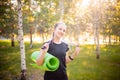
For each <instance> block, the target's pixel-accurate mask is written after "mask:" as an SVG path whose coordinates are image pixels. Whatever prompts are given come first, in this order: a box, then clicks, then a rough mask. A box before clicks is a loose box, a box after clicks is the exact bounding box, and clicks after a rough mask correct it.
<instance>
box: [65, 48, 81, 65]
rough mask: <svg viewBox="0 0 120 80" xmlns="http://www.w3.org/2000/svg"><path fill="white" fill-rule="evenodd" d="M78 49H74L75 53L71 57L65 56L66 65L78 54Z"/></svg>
mask: <svg viewBox="0 0 120 80" xmlns="http://www.w3.org/2000/svg"><path fill="white" fill-rule="evenodd" d="M79 51H80V48H79V47H76V49H75V51H74V52H73V53H72V54H71V55H69V56H68V55H67V56H66V63H69V62H70V61H72V60H74V58H75V57H76V56H77V55H78V54H79Z"/></svg>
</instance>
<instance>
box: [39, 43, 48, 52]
mask: <svg viewBox="0 0 120 80" xmlns="http://www.w3.org/2000/svg"><path fill="white" fill-rule="evenodd" d="M48 49H49V43H45V44H44V45H43V46H42V47H41V51H42V52H44V53H46V52H47V51H48Z"/></svg>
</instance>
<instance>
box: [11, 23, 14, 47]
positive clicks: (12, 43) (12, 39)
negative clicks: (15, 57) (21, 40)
mask: <svg viewBox="0 0 120 80" xmlns="http://www.w3.org/2000/svg"><path fill="white" fill-rule="evenodd" d="M12 26H13V25H12ZM11 46H12V47H14V46H15V41H14V27H12V34H11Z"/></svg>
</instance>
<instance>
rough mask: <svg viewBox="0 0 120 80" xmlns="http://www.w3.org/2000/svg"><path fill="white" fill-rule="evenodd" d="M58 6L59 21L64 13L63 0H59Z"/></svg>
mask: <svg viewBox="0 0 120 80" xmlns="http://www.w3.org/2000/svg"><path fill="white" fill-rule="evenodd" d="M59 8H60V21H62V20H63V15H64V3H63V0H59Z"/></svg>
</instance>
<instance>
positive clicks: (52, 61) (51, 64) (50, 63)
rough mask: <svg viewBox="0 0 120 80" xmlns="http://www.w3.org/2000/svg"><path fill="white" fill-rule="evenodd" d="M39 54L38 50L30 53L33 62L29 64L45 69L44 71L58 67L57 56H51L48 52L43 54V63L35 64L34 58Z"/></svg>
mask: <svg viewBox="0 0 120 80" xmlns="http://www.w3.org/2000/svg"><path fill="white" fill-rule="evenodd" d="M40 54H41V53H40V51H35V52H33V53H32V54H31V59H32V61H33V62H34V63H32V64H31V65H32V66H33V67H36V68H38V69H42V70H45V71H55V70H57V69H58V67H59V60H58V58H56V57H55V56H53V55H51V54H49V53H46V54H45V58H44V63H43V65H41V66H38V65H37V64H36V59H37V57H38V56H40Z"/></svg>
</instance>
